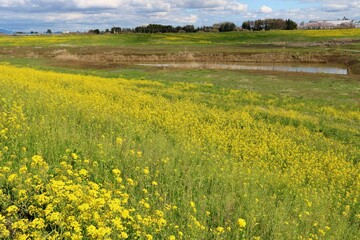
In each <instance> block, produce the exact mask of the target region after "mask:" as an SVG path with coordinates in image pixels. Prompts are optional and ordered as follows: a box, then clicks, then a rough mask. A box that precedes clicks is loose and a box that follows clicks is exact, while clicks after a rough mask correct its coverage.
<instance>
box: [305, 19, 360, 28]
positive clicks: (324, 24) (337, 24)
mask: <svg viewBox="0 0 360 240" xmlns="http://www.w3.org/2000/svg"><path fill="white" fill-rule="evenodd" d="M301 27H302V28H304V29H334V28H354V27H360V23H359V22H356V21H355V20H350V19H348V18H346V17H344V18H343V19H338V20H316V21H310V22H309V23H306V24H304V25H302V26H301Z"/></svg>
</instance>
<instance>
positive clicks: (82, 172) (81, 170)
mask: <svg viewBox="0 0 360 240" xmlns="http://www.w3.org/2000/svg"><path fill="white" fill-rule="evenodd" d="M79 174H80V176H83V177H86V176H87V175H88V171H86V170H85V169H83V168H82V169H80V171H79Z"/></svg>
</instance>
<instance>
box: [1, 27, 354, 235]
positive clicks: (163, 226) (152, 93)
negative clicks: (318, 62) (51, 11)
mask: <svg viewBox="0 0 360 240" xmlns="http://www.w3.org/2000/svg"><path fill="white" fill-rule="evenodd" d="M353 31H354V32H355V33H354V35H356V34H357V32H356V31H357V30H353ZM310 33H311V32H305V31H295V32H293V33H287V32H282V33H279V32H275V33H274V32H269V33H256V34H255V35H251V33H244V34H245V35H244V36H245V37H246V38H250V37H252V36H253V37H254V38H258V39H259V38H260V36H266V37H268V38H269V39H273V41H274V42H276V41H279V39H280V38H281V39H283V40H284V39H285V38H287V39H289V36H286V34H291V38H294V39H295V38H296V39H298V41H299V42H301V41H302V38H303V37H306V39H307V40H309V41H311V38H315V37H316V35H321V36H318V37H319V38H321V39H327V40H329V39H332V38H336V37H338V35H341V34H342V36H340V37H343V38H351V37H352V36H350V34H352V33H349V32H336V31H332V32H331V31H321V32H316V34H310ZM318 33H319V34H318ZM330 33H331V34H330ZM334 33H337V34H334ZM340 33H341V34H340ZM238 34H239V33H231V34H229V35H230V36H232V35H233V36H238ZM262 34H263V35H262ZM274 34H275V35H276V36H278V37H275V36H273V35H274ZM282 34H283V35H282ZM307 34H309V35H311V37H308V36H305V35H307ZM329 35H331V36H329ZM335 35H336V36H335ZM169 36H170V37H179V38H182V36H185V35H169ZM169 36H168V35H146V36H145V35H144V36H143V37H144V38H145V37H146V38H151V39H152V40H151V41H155V40H154V38H161V39H162V40H156V41H159V43H158V44H159V46H162V44H164V43H165V42H164V41H165V40H164V38H166V37H169ZM190 36H191V35H190ZM199 36H201V38H203V40H202V41H205V40H206V41H211V42H215V40H214V39H215V38H216V39H219V38H222V37H223V36H222V35H219V34H218V35H215V34H214V35H212V34H210V35H205V34H204V35H202V34H200V35H199ZM102 37H103V38H102ZM132 37H134V36H132V35H131V36H127V37H126V38H127V39H129V38H132ZM245 37H244V38H245ZM356 37H357V35H356V36H355V37H354V39H355V38H356ZM36 38H38V39H37V40H34V41H33V42H32V40H31V41H29V38H27V37H25V38H18V37H16V38H12V37H9V38H7V37H5V38H3V37H1V38H0V42H1V43H0V45H1V46H2V47H4V46H5V45H7V46H12V47H16V46H20V45H28V46H37V45H41V46H44V47H50V46H46V45H47V44H50V42H52V41H53V39H62V41H63V43H64V42H67V43H69V44H74V45H76V44H84V45H92V44H100V45H101V44H104V45H110V44H114V45H116V44H119V43H118V42H116V41H115V40H114V39H120V38H124V37H123V36H116V37H113V36H91V37H89V39H87V40H84V41H83V42H82V43H80V39H81V37H80V36H70V37H69V36H68V37H62V36H61V37H60V36H57V37H54V38H53V37H34V39H36ZM39 38H41V41H40V40H39ZM189 38H191V37H189ZM14 39H15V40H14ZM109 39H112V40H111V43H109V42H108V41H110V40H109ZM204 39H205V40H204ZM227 39H228V38H227ZM307 40H306V41H307ZM39 41H40V42H39ZM139 41H140V40H139ZM166 41H168V40H166ZM171 41H173V40H171ZM174 41H175V40H174ZM176 41H177V40H176ZM179 41H180V40H179ZM186 41H188V42H189V41H192V40H188V39H187V40H186ZM217 41H219V44H223V43H220V40H217ZM228 41H232V40H230V38H229V39H228ZM246 41H250V40H246ZM259 41H261V40H259ZM281 41H282V40H281ZM321 41H323V40H321ZM58 42H60V41H59V40H56V41H55V40H54V41H53V43H51V44H58ZM140 42H142V41H140ZM265 42H266V41H264V40H262V43H265ZM132 44H135V43H132ZM139 44H142V43H139ZM134 46H136V44H135V45H134ZM142 47H144V48H146V46H145V45H144V46H142ZM348 47H349V46H348ZM351 48H352V49H353V50H354V49H355V50H356V49H357V48H356V44H355V45H351ZM229 49H231V48H229ZM3 60H7V62H8V63H6V62H2V63H1V64H0V186H1V188H0V238H2V239H27V238H33V239H45V238H46V239H359V238H360V233H359V229H360V203H359V196H360V179H359V176H360V168H359V162H360V144H359V143H360V102H359V100H360V83H359V78H358V76H357V75H347V76H335V75H327V74H303V73H277V72H256V71H254V72H252V71H230V70H205V69H199V70H194V69H192V70H188V69H157V68H149V67H139V66H128V67H123V68H117V69H110V70H109V69H87V68H83V69H78V68H69V67H60V66H49V65H47V64H46V62H44V60H42V59H31V58H30V59H29V58H12V59H11V58H8V57H4V59H3ZM25 66H28V67H25Z"/></svg>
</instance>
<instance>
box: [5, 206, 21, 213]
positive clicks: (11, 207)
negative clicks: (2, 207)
mask: <svg viewBox="0 0 360 240" xmlns="http://www.w3.org/2000/svg"><path fill="white" fill-rule="evenodd" d="M6 211H7V212H8V214H13V213H17V212H18V211H19V208H18V207H17V206H15V205H11V206H9V207H8V208H7V209H6Z"/></svg>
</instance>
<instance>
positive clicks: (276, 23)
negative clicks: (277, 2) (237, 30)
mask: <svg viewBox="0 0 360 240" xmlns="http://www.w3.org/2000/svg"><path fill="white" fill-rule="evenodd" d="M242 28H243V29H247V30H252V31H269V30H295V29H297V23H296V22H294V21H293V20H291V19H287V20H284V19H282V18H277V19H275V18H274V19H265V20H262V19H259V20H256V21H245V22H243V24H242Z"/></svg>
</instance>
